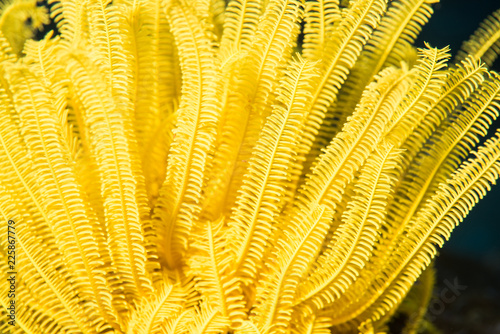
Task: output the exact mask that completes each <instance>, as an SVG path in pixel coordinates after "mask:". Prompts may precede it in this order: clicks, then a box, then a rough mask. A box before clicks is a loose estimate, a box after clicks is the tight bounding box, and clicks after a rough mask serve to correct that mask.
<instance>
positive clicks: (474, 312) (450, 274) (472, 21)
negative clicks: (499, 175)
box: [419, 0, 500, 334]
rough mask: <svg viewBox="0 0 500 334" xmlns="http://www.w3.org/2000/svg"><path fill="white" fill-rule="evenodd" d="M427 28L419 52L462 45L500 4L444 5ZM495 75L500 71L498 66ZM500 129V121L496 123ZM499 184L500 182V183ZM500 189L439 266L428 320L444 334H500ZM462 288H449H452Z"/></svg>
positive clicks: (461, 0) (465, 225)
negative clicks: (425, 43) (425, 46)
mask: <svg viewBox="0 0 500 334" xmlns="http://www.w3.org/2000/svg"><path fill="white" fill-rule="evenodd" d="M435 8H436V10H435V14H434V16H433V17H432V18H431V21H430V22H429V23H428V25H427V26H426V27H425V28H424V30H423V31H422V34H421V38H420V39H419V46H423V41H424V40H425V41H428V42H430V43H431V45H432V46H435V47H440V48H441V47H444V46H446V45H450V47H451V50H452V53H453V54H455V53H456V51H457V50H458V49H459V48H460V46H461V44H462V41H463V40H466V39H468V38H469V36H470V35H471V34H472V33H473V32H474V30H475V29H476V28H477V27H478V25H479V22H481V21H482V20H483V19H484V18H485V17H487V16H488V15H489V14H490V13H492V12H493V11H495V10H497V9H500V0H496V1H492V0H475V1H471V0H469V1H466V0H442V1H441V2H440V3H439V4H437V5H436V6H435ZM493 69H494V70H496V71H500V61H499V60H497V61H496V62H495V64H494V65H493ZM494 128H500V120H497V121H496V122H495V123H494ZM497 183H500V180H499V181H498V182H497ZM499 206H500V184H498V185H496V186H494V187H493V189H492V191H490V192H489V193H488V195H487V196H486V197H485V198H484V199H483V200H482V201H481V202H479V203H478V204H477V205H476V206H475V207H474V209H473V210H472V212H471V213H470V214H469V216H468V217H467V218H466V219H465V220H464V222H462V223H461V224H460V226H459V227H457V228H456V229H455V231H453V233H452V235H451V239H450V240H449V241H448V243H447V244H446V245H445V246H444V248H443V249H442V251H441V255H440V256H439V257H438V259H437V260H436V268H437V279H436V288H435V290H434V298H433V300H432V302H431V304H430V306H429V310H428V313H427V316H428V317H429V318H432V319H433V323H434V324H435V325H436V326H437V327H438V329H439V330H440V331H441V332H442V333H444V334H448V333H450V334H500V208H499ZM454 283H456V284H457V286H458V288H456V289H454V290H453V289H452V288H450V284H451V285H454Z"/></svg>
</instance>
